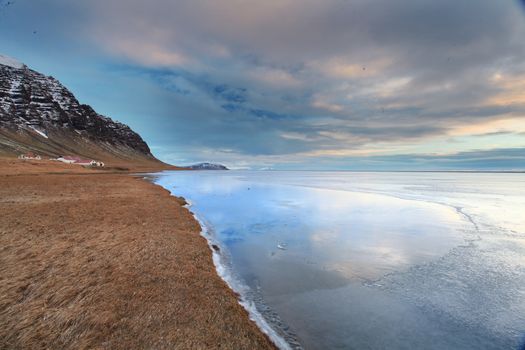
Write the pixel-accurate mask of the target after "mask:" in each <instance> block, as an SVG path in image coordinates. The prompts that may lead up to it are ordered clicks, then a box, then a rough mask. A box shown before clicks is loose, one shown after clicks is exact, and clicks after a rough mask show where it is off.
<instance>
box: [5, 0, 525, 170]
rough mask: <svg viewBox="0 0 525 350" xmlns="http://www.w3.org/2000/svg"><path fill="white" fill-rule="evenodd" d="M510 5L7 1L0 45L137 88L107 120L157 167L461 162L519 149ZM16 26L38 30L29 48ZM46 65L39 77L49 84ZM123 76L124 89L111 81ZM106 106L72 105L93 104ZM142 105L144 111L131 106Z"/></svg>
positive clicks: (524, 105)
mask: <svg viewBox="0 0 525 350" xmlns="http://www.w3.org/2000/svg"><path fill="white" fill-rule="evenodd" d="M519 7H520V4H519V3H518V2H512V1H509V2H494V1H492V0H479V1H477V2H476V3H475V4H474V3H472V1H469V0H460V1H453V0H443V1H434V0H400V1H395V2H394V1H390V0H373V1H370V0H351V1H340V0H326V1H316V0H282V1H262V2H261V1H259V2H256V1H242V0H216V1H213V2H205V1H194V0H191V1H190V0H178V1H172V0H154V1H148V2H146V1H143V0H126V1H124V0H91V1H89V2H73V1H66V0H43V1H41V2H38V4H36V5H35V4H29V3H24V2H17V3H16V5H15V6H11V8H10V9H9V11H11V12H10V13H8V14H7V16H6V18H5V20H4V21H3V23H0V30H2V32H6V33H7V32H9V33H10V34H11V35H9V36H4V37H3V38H1V39H0V44H2V45H4V46H5V47H10V48H14V49H15V50H17V49H18V50H19V51H20V52H22V53H25V54H26V55H29V54H28V52H34V51H35V50H29V49H28V48H32V47H33V46H32V45H38V48H39V50H38V53H32V54H33V55H40V56H45V55H48V56H49V57H51V56H52V57H55V58H56V59H60V57H61V56H62V55H63V57H67V58H68V59H70V58H71V59H72V60H73V61H75V62H76V64H77V65H78V66H79V67H80V66H81V65H82V64H85V65H90V67H91V69H90V70H89V72H91V71H92V70H98V73H99V74H98V77H99V79H104V76H105V77H106V79H107V81H109V80H110V79H113V80H112V81H111V82H107V83H106V84H109V85H111V86H112V87H114V89H116V90H119V91H120V94H124V93H126V92H127V91H128V92H129V91H133V96H135V95H136V94H137V93H136V92H135V91H136V90H140V88H141V87H144V96H143V99H142V100H140V99H129V101H128V102H127V103H128V104H129V106H126V108H125V110H126V111H128V110H131V111H132V113H130V114H127V115H126V114H124V115H123V116H122V118H121V119H122V120H123V121H124V122H128V123H131V124H132V125H136V126H137V127H138V128H139V129H138V131H139V132H141V133H144V134H145V135H146V137H147V140H148V141H149V143H150V144H152V145H153V146H155V147H157V148H155V149H158V155H159V156H161V157H164V159H166V160H169V159H168V158H170V157H172V156H173V155H174V154H177V156H173V157H172V158H173V159H175V158H176V159H192V158H194V159H196V160H197V159H199V160H200V159H202V158H204V157H210V156H211V155H213V156H214V157H217V159H208V160H216V161H232V162H236V164H243V166H246V164H253V165H254V166H258V164H259V163H260V164H264V165H268V166H270V165H271V163H272V162H275V164H280V163H281V162H290V163H293V164H303V165H304V164H306V163H304V162H306V161H310V162H315V161H321V158H323V157H328V158H330V161H332V160H331V159H332V158H333V157H335V158H339V160H340V161H341V162H343V161H349V160H348V157H349V156H356V157H357V156H359V157H377V156H381V155H384V156H389V157H390V156H392V153H393V152H394V153H395V152H398V154H402V153H399V152H405V151H410V152H411V153H410V154H412V155H413V156H415V155H418V156H419V155H420V154H421V153H422V152H432V151H433V152H436V153H438V152H441V151H443V149H444V148H446V151H447V152H448V153H450V154H451V152H452V153H454V154H460V153H462V152H471V151H472V150H473V149H474V148H476V147H478V146H479V142H481V141H480V140H483V141H486V142H487V144H489V143H490V144H494V146H493V147H494V148H499V149H514V148H513V147H515V146H519V142H521V141H520V139H519V136H516V135H518V134H519V132H523V131H524V130H525V129H524V124H523V123H524V120H525V95H524V93H523V91H524V89H525V86H524V84H523V81H525V62H524V61H523V57H525V42H524V41H523V39H522V38H523V37H525V21H524V18H523V17H524V13H523V11H521V10H520V8H519ZM29 26H31V27H38V29H39V32H41V36H40V37H39V41H38V43H37V44H35V41H34V39H33V38H30V36H29V34H28V33H27V29H26V28H27V27H29ZM23 47H25V49H23ZM6 53H7V54H9V53H10V52H6ZM82 60H84V61H82ZM93 62H96V64H95V63H93ZM62 64H63V63H62ZM58 65H59V64H58V63H57V64H56V66H52V65H51V67H55V68H54V69H56V72H48V73H52V74H54V75H56V76H57V77H58V78H61V76H60V75H61V72H64V68H61V67H58ZM68 74H72V73H71V72H68ZM77 74H79V75H82V74H88V73H86V72H85V71H84V72H83V71H82V69H80V68H79V69H78V70H77ZM109 77H111V78H109ZM64 79H65V80H69V81H75V80H74V78H73V77H71V75H68V76H66V75H64ZM77 79H78V78H77ZM129 79H131V80H133V82H134V83H136V84H137V86H134V87H133V89H132V88H131V87H129V86H126V85H122V84H124V83H121V82H123V81H127V80H129ZM119 84H121V85H119ZM152 84H153V85H156V87H157V89H156V88H152V87H151V85H152ZM95 85H96V84H95V83H92V84H91V85H89V86H85V87H82V86H80V87H78V91H76V92H78V93H79V94H81V95H82V94H85V95H87V96H92V95H93V93H91V92H89V93H88V92H86V91H88V90H87V89H89V88H91V89H93V86H95ZM83 89H84V90H83ZM108 90H109V88H108ZM109 97H111V96H108V95H106V96H104V98H105V99H104V100H102V97H99V98H98V99H94V100H93V101H83V102H88V103H92V104H94V105H95V106H96V105H97V104H99V105H100V106H102V107H104V106H108V104H109V103H110V102H108V101H107V100H108V98H109ZM144 103H148V104H151V105H152V106H154V107H152V109H154V110H155V112H154V113H153V112H152V113H149V114H148V113H145V114H140V113H133V111H138V110H140V111H143V110H144V107H143V106H141V104H144ZM108 108H109V109H110V110H111V111H113V110H117V109H118V106H117V105H116V104H115V105H113V106H109V107H108ZM126 118H127V119H126ZM513 131H516V133H514V134H512V137H508V138H507V139H506V138H505V136H504V135H505V134H503V133H506V132H513ZM496 133H499V134H496ZM479 134H483V135H485V136H484V137H483V138H480V137H478V136H476V135H479ZM498 135H499V136H498ZM468 138H471V139H468ZM475 139H476V140H477V141H476V140H475ZM447 140H448V141H447ZM451 140H454V141H457V140H459V142H453V141H451ZM496 141H497V142H496ZM522 145H523V146H525V143H524V144H522ZM173 150H176V151H173ZM210 150H223V151H217V152H211V153H210ZM224 150H228V152H224ZM402 155H403V156H402V157H401V156H400V157H399V160H400V161H401V160H405V161H406V162H407V164H412V163H411V162H410V161H409V158H406V157H405V156H406V154H402ZM315 157H317V158H315ZM407 157H408V156H407ZM371 159H372V158H371ZM374 159H375V160H374V161H377V160H378V159H377V158H374ZM487 159H489V158H487ZM352 161H353V160H352ZM371 161H372V160H371ZM336 163H337V164H339V163H338V162H335V163H333V162H332V163H330V164H336ZM396 164H397V163H396ZM334 166H335V165H334ZM338 166H340V164H339V165H338Z"/></svg>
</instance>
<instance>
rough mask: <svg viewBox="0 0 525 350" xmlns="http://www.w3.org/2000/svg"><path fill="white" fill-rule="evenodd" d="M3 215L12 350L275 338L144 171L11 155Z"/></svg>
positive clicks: (4, 315)
mask: <svg viewBox="0 0 525 350" xmlns="http://www.w3.org/2000/svg"><path fill="white" fill-rule="evenodd" d="M128 168H130V169H131V170H153V169H147V167H142V168H137V169H133V166H130V167H128ZM0 213H1V215H0V348H2V349H38V348H42V349H44V348H46V349H64V348H69V349H88V348H89V349H92V348H100V349H104V348H105V349H210V348H221V349H268V348H274V346H273V345H272V343H271V342H270V341H269V340H268V338H267V337H266V336H265V335H264V334H262V333H261V331H260V330H259V329H258V328H257V327H256V325H255V324H254V323H253V322H252V321H250V320H249V318H248V315H247V313H246V311H245V310H244V309H243V308H242V307H241V306H240V305H239V304H238V301H237V296H236V295H235V294H234V293H233V292H232V291H231V290H230V289H229V288H228V287H227V285H226V284H225V283H224V281H222V280H221V279H220V278H219V277H218V275H217V273H216V271H215V268H214V266H213V262H212V257H211V252H210V249H209V247H208V245H207V242H206V241H205V239H204V238H203V237H201V236H200V234H199V232H200V227H199V225H198V223H197V222H196V221H195V220H194V218H193V216H192V215H191V213H190V212H189V211H188V210H186V209H185V208H183V207H182V206H181V204H180V203H179V201H177V199H176V198H174V197H172V196H170V195H169V193H168V192H167V191H166V190H164V189H162V188H160V187H157V186H155V185H153V184H151V183H148V182H147V181H144V180H143V179H142V178H141V177H133V176H131V175H129V174H126V173H124V174H118V173H114V172H112V171H107V170H104V171H100V170H99V171H93V170H89V169H83V168H81V167H78V166H71V165H65V164H58V163H55V162H44V161H42V162H36V161H35V162H24V161H19V160H14V159H8V158H2V159H0Z"/></svg>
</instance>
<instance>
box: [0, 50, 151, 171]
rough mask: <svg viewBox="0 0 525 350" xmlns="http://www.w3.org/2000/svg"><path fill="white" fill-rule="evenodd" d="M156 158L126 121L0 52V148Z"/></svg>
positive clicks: (103, 157)
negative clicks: (101, 111)
mask: <svg viewBox="0 0 525 350" xmlns="http://www.w3.org/2000/svg"><path fill="white" fill-rule="evenodd" d="M25 152H34V153H37V154H40V155H43V156H59V155H78V156H84V157H88V158H93V159H100V160H125V161H148V162H160V161H158V160H157V159H156V158H155V157H154V156H153V155H152V154H151V152H150V149H149V147H148V145H147V144H146V142H144V140H143V139H142V138H141V137H140V135H138V134H137V133H136V132H134V131H133V130H131V129H130V128H129V127H128V126H127V125H125V124H122V123H119V122H116V121H113V120H112V119H110V118H108V117H105V116H102V115H100V114H98V113H97V112H95V111H94V110H93V108H91V107H90V106H88V105H85V104H80V103H79V102H78V100H77V99H76V98H75V96H74V95H73V94H72V93H71V92H70V91H69V90H68V89H67V88H66V87H64V86H63V85H62V84H61V83H60V82H59V81H58V80H56V79H55V78H53V77H50V76H46V75H43V74H41V73H38V72H36V71H34V70H31V69H29V68H28V67H27V66H25V65H24V64H22V63H20V62H18V61H16V60H15V59H12V58H10V57H6V56H2V55H0V154H7V155H13V154H20V153H25Z"/></svg>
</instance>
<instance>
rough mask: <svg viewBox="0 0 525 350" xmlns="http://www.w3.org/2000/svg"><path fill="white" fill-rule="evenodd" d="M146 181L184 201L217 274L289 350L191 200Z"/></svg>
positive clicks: (287, 349) (275, 341)
mask: <svg viewBox="0 0 525 350" xmlns="http://www.w3.org/2000/svg"><path fill="white" fill-rule="evenodd" d="M147 181H152V183H153V184H155V185H156V186H159V187H161V188H163V189H165V190H167V191H168V192H170V195H171V196H173V197H174V198H177V199H181V200H182V201H183V202H184V203H185V204H184V205H183V207H184V208H185V209H187V210H188V211H189V212H190V213H191V214H192V215H193V217H194V218H195V220H196V221H197V222H198V223H199V226H200V227H201V233H200V234H201V236H202V237H203V238H205V239H206V241H207V243H208V247H209V249H210V251H211V253H212V259H213V264H214V266H215V270H216V271H217V274H218V276H219V277H220V278H221V279H222V280H223V281H224V282H225V283H226V284H227V285H228V288H230V290H232V291H233V292H234V293H235V294H236V295H238V296H239V297H238V300H237V301H238V303H239V304H240V305H241V306H242V307H243V308H244V309H245V310H246V312H247V313H248V316H249V318H250V320H251V321H253V322H254V323H255V324H256V325H257V327H258V328H259V329H260V330H261V332H263V333H264V334H265V335H266V336H267V337H268V338H269V339H270V341H271V342H272V343H273V344H274V345H275V346H276V347H277V348H278V349H281V350H291V349H292V348H291V346H290V344H288V342H287V341H286V340H285V339H284V338H283V337H282V336H281V335H279V334H278V333H277V332H276V331H275V330H274V329H273V328H272V326H271V325H270V324H269V323H268V321H267V320H266V318H265V317H264V316H263V315H262V314H261V313H260V312H259V310H258V309H257V307H256V305H255V302H254V301H253V300H250V298H249V297H248V295H247V293H246V290H247V289H249V287H248V286H246V285H244V284H243V283H242V282H241V281H239V280H238V279H237V278H236V277H235V275H234V274H233V272H232V271H231V266H229V264H228V263H227V262H226V259H227V257H226V256H225V255H224V253H223V252H224V247H223V246H222V245H221V244H220V242H219V241H217V240H216V239H215V238H214V237H213V235H212V234H211V233H210V228H209V226H208V225H206V223H205V222H204V221H203V220H202V219H201V218H200V217H199V216H198V215H197V213H195V212H194V211H193V210H191V207H192V205H193V204H192V203H191V201H190V200H188V199H186V198H184V197H179V196H177V195H176V194H174V193H173V192H171V191H170V190H168V189H166V188H164V187H162V186H161V185H158V184H156V183H155V182H154V180H153V179H150V180H147Z"/></svg>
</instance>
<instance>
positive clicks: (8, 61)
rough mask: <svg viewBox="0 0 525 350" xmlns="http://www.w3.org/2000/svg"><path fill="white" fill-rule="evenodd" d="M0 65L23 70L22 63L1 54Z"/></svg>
mask: <svg viewBox="0 0 525 350" xmlns="http://www.w3.org/2000/svg"><path fill="white" fill-rule="evenodd" d="M0 64H3V65H4V66H9V67H12V68H16V69H22V68H24V64H23V63H22V62H19V61H17V60H15V59H14V58H12V57H9V56H5V55H2V54H0Z"/></svg>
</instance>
